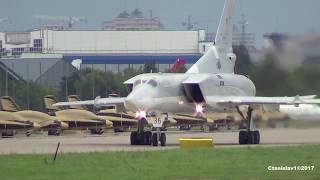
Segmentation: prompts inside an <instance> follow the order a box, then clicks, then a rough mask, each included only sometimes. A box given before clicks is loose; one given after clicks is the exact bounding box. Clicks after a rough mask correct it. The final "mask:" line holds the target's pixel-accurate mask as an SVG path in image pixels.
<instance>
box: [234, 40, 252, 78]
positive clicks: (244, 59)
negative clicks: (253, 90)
mask: <svg viewBox="0 0 320 180" xmlns="http://www.w3.org/2000/svg"><path fill="white" fill-rule="evenodd" d="M233 52H234V54H235V55H236V57H237V60H236V63H235V68H234V70H235V73H236V74H242V75H246V76H251V75H252V73H253V71H254V68H255V65H254V64H253V63H252V62H251V57H250V55H249V52H248V49H247V48H246V47H245V46H243V45H240V46H233Z"/></svg>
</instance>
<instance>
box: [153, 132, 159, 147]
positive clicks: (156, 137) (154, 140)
mask: <svg viewBox="0 0 320 180" xmlns="http://www.w3.org/2000/svg"><path fill="white" fill-rule="evenodd" d="M152 145H153V146H158V134H157V133H153V134H152Z"/></svg>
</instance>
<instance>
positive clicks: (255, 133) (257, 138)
mask: <svg viewBox="0 0 320 180" xmlns="http://www.w3.org/2000/svg"><path fill="white" fill-rule="evenodd" d="M253 136H254V143H253V144H260V132H259V131H258V130H256V131H253Z"/></svg>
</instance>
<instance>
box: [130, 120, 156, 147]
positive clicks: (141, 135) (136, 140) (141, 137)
mask: <svg viewBox="0 0 320 180" xmlns="http://www.w3.org/2000/svg"><path fill="white" fill-rule="evenodd" d="M147 123H148V122H147V120H146V119H145V118H141V119H139V121H138V129H137V131H133V132H131V135H130V143H131V145H151V143H152V142H151V140H152V139H151V138H153V137H152V133H151V131H144V125H145V124H147Z"/></svg>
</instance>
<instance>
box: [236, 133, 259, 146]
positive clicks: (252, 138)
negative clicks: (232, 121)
mask: <svg viewBox="0 0 320 180" xmlns="http://www.w3.org/2000/svg"><path fill="white" fill-rule="evenodd" d="M239 144H260V132H259V131H258V130H255V131H240V132H239Z"/></svg>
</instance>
